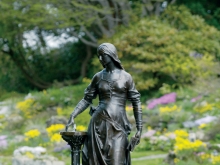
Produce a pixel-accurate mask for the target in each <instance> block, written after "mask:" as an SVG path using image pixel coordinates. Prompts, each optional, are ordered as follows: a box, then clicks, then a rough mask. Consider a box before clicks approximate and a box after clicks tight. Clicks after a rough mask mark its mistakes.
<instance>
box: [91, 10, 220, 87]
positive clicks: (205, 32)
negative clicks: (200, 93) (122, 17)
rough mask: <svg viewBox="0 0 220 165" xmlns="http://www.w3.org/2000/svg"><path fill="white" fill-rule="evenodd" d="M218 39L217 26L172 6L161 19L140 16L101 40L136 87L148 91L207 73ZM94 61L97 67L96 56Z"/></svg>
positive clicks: (219, 47)
mask: <svg viewBox="0 0 220 165" xmlns="http://www.w3.org/2000/svg"><path fill="white" fill-rule="evenodd" d="M219 38H220V32H219V31H218V30H217V29H215V28H214V27H211V26H208V25H207V24H206V23H205V22H204V20H203V19H202V18H200V17H199V16H193V15H192V14H190V12H189V10H188V9H187V8H186V7H184V6H179V7H175V6H172V7H168V9H167V10H166V11H165V12H164V14H163V16H162V18H161V19H159V18H153V17H151V18H147V19H142V20H140V21H139V22H136V23H134V24H133V25H130V26H129V27H127V28H121V29H119V31H118V33H117V35H115V36H114V37H113V38H111V39H102V40H100V43H102V42H110V43H114V45H115V46H116V48H117V49H118V55H119V58H120V59H121V61H122V64H123V66H124V68H125V69H126V70H127V71H128V72H129V73H131V74H132V76H133V78H134V81H135V82H136V86H137V88H138V89H139V90H147V89H152V88H155V87H160V86H161V85H162V84H163V83H167V84H169V85H172V84H176V85H177V86H181V85H183V84H189V83H193V82H194V81H195V80H196V79H197V78H198V77H205V76H207V75H210V74H211V73H210V71H209V69H210V68H211V67H213V66H214V65H215V61H216V58H219V54H220V44H219V43H220V42H219V41H220V40H219ZM196 55H198V56H196ZM93 63H94V64H95V65H96V66H98V59H94V61H93Z"/></svg>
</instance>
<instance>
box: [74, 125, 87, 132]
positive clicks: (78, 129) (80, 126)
mask: <svg viewBox="0 0 220 165" xmlns="http://www.w3.org/2000/svg"><path fill="white" fill-rule="evenodd" d="M76 130H77V131H85V130H86V127H85V126H83V125H79V126H77V127H76Z"/></svg>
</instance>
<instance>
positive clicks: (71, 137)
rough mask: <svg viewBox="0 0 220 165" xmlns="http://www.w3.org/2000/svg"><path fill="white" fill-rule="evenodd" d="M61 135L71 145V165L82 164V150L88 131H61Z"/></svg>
mask: <svg viewBox="0 0 220 165" xmlns="http://www.w3.org/2000/svg"><path fill="white" fill-rule="evenodd" d="M60 135H61V136H62V138H63V140H65V141H66V142H67V143H68V144H69V145H70V147H71V165H80V152H81V148H82V145H83V143H84V141H85V138H86V136H87V132H77V131H76V132H60Z"/></svg>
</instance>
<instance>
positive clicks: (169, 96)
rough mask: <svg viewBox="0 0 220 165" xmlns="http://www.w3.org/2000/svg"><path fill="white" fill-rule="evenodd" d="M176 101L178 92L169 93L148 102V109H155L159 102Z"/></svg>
mask: <svg viewBox="0 0 220 165" xmlns="http://www.w3.org/2000/svg"><path fill="white" fill-rule="evenodd" d="M174 102H176V93H175V92H173V93H169V94H166V95H163V96H161V97H160V98H157V99H154V100H153V101H152V102H150V103H149V104H148V106H147V107H148V109H153V108H154V107H155V106H157V105H158V104H169V103H174Z"/></svg>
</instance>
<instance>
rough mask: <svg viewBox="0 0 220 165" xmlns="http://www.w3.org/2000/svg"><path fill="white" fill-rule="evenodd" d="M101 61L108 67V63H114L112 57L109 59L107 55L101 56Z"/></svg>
mask: <svg viewBox="0 0 220 165" xmlns="http://www.w3.org/2000/svg"><path fill="white" fill-rule="evenodd" d="M98 58H99V61H100V63H101V64H102V65H103V66H106V65H107V64H108V63H110V62H111V61H112V59H111V57H109V56H108V55H107V54H101V55H100V54H99V55H98Z"/></svg>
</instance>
